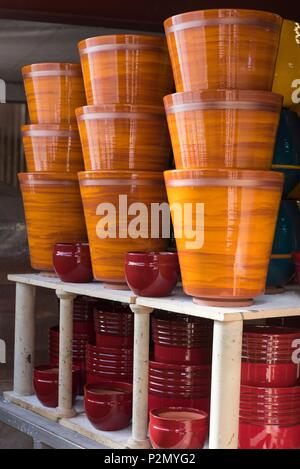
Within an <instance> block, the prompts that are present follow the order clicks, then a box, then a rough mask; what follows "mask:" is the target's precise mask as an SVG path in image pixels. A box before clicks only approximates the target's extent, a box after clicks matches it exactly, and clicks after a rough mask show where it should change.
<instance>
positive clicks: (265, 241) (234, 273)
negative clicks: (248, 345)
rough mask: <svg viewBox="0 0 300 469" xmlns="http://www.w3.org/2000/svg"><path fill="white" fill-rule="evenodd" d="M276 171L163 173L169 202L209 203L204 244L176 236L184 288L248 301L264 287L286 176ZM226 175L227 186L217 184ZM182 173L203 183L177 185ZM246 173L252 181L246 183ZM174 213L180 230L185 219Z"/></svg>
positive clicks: (201, 295) (205, 295) (193, 292)
mask: <svg viewBox="0 0 300 469" xmlns="http://www.w3.org/2000/svg"><path fill="white" fill-rule="evenodd" d="M274 174H275V173H273V172H271V171H270V172H267V171H246V170H244V171H238V170H209V169H204V170H175V171H166V172H165V173H164V175H165V182H166V187H167V193H168V199H169V203H170V205H173V204H174V203H177V204H179V205H178V206H179V207H181V209H182V207H183V204H184V203H187V202H190V203H192V204H194V206H195V204H196V203H199V202H201V203H203V204H204V243H203V246H202V247H201V248H196V249H191V248H189V249H187V247H186V245H187V239H186V237H185V236H182V237H176V244H177V250H178V255H179V263H180V268H181V274H182V282H183V289H184V291H185V293H187V294H188V295H191V296H194V297H198V298H203V299H217V298H219V299H221V300H222V299H225V300H227V301H230V300H233V301H236V300H240V299H243V300H245V301H246V300H247V301H249V299H251V298H255V297H256V296H258V295H260V294H262V293H263V291H264V288H265V281H266V273H267V268H268V263H269V258H270V254H271V248H272V241H273V236H274V229H275V223H276V218H277V212H278V207H279V202H280V197H281V192H282V182H283V177H282V175H280V176H279V177H274ZM226 178H227V180H228V183H227V186H225V185H222V186H219V185H218V184H217V183H218V180H219V179H226ZM181 179H183V180H184V179H192V180H193V179H195V180H200V181H201V182H202V185H201V186H198V185H195V186H193V187H192V186H190V185H187V186H184V185H183V186H180V187H179V186H176V185H175V187H174V186H173V182H174V181H175V182H176V181H178V180H181ZM206 179H208V183H207V186H206V185H205V181H206ZM213 179H215V183H214V182H213ZM244 179H245V180H252V181H253V185H252V186H251V185H250V184H248V185H247V186H245V187H243V184H242V181H243V180H244ZM258 181H260V185H258ZM232 182H233V183H234V182H239V185H233V184H232ZM194 212H195V211H194ZM171 214H172V220H173V224H174V230H175V236H176V230H180V228H181V226H180V219H179V217H177V216H176V213H175V212H174V210H171ZM193 217H194V218H195V213H193ZM193 220H194V219H193ZM193 223H194V221H193Z"/></svg>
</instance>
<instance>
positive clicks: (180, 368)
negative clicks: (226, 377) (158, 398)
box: [149, 360, 211, 376]
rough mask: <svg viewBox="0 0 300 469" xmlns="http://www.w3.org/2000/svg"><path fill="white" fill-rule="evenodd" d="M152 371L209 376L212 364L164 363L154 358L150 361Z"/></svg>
mask: <svg viewBox="0 0 300 469" xmlns="http://www.w3.org/2000/svg"><path fill="white" fill-rule="evenodd" d="M149 367H150V369H151V371H158V372H162V373H175V374H178V375H181V374H185V375H193V376H196V375H201V376H207V374H209V373H210V372H211V365H209V364H205V365H187V364H185V363H183V364H179V363H162V362H157V361H154V360H150V361H149Z"/></svg>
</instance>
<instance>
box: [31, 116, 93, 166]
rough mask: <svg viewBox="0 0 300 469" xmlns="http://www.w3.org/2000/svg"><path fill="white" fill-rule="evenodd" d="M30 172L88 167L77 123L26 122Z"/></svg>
mask: <svg viewBox="0 0 300 469" xmlns="http://www.w3.org/2000/svg"><path fill="white" fill-rule="evenodd" d="M22 135H23V147H24V152H25V158H26V166H27V171H29V172H34V171H50V172H51V171H59V172H69V171H70V172H74V173H76V172H78V171H82V170H83V169H84V164H83V156H82V150H81V143H80V137H79V132H78V127H77V125H76V124H73V125H67V124H33V125H23V127H22Z"/></svg>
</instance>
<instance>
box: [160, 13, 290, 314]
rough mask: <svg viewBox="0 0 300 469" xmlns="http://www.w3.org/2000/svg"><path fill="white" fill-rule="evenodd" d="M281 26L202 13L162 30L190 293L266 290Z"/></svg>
mask: <svg viewBox="0 0 300 469" xmlns="http://www.w3.org/2000/svg"><path fill="white" fill-rule="evenodd" d="M281 23H282V19H281V18H280V16H278V15H276V14H273V13H268V12H263V11H252V10H237V9H234V10H231V9H220V10H202V11H193V12H190V13H184V14H180V15H177V16H174V17H171V18H169V19H167V20H166V21H165V23H164V26H165V32H166V36H167V43H168V48H169V53H170V57H171V63H172V68H173V74H174V79H175V85H176V91H177V93H175V94H172V95H168V96H166V97H165V98H164V104H165V110H166V115H167V120H168V126H169V131H170V135H171V141H172V146H173V152H174V157H175V164H176V170H173V171H167V172H165V173H164V174H165V182H166V187H167V193H168V199H169V203H170V206H171V213H172V219H173V225H174V231H175V237H176V243H177V249H178V255H179V262H180V267H181V274H182V282H183V288H184V291H185V292H186V293H187V294H188V295H191V296H193V297H194V301H195V302H196V303H199V304H206V305H213V306H245V305H249V304H251V303H252V302H253V298H255V297H256V296H258V295H260V294H262V293H263V292H264V288H265V281H266V274H267V268H268V262H269V258H270V253H271V248H272V241H273V236H274V229H275V223H276V218H277V213H278V206H279V201H280V197H281V191H282V183H283V179H282V174H280V173H277V174H275V173H274V172H272V171H270V169H271V164H272V156H273V149H274V144H275V138H276V132H277V127H278V122H279V115H280V110H281V106H282V96H281V95H278V94H275V93H272V92H271V91H270V90H271V87H272V82H273V74H274V66H275V60H276V55H277V49H278V42H279V37H280V29H281Z"/></svg>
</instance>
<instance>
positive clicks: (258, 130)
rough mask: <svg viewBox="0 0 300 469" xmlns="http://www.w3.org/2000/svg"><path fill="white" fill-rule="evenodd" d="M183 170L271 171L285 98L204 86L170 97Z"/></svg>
mask: <svg viewBox="0 0 300 469" xmlns="http://www.w3.org/2000/svg"><path fill="white" fill-rule="evenodd" d="M164 103H165V108H166V113H167V120H168V125H169V131H170V135H171V140H172V146H173V152H174V157H175V163H176V168H177V169H190V168H216V169H218V168H239V169H267V170H268V169H270V168H271V165H272V158H273V151H274V144H275V139H276V133H277V128H278V123H279V117H280V110H281V105H282V96H281V95H279V94H275V93H271V92H270V91H245V90H203V91H187V92H183V93H175V94H171V95H169V96H165V98H164Z"/></svg>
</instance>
